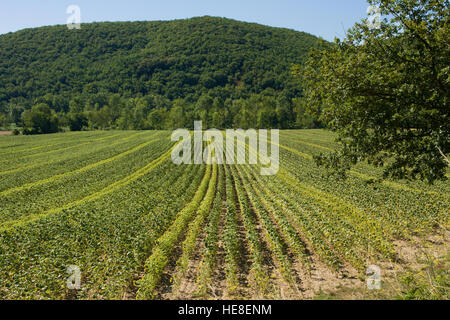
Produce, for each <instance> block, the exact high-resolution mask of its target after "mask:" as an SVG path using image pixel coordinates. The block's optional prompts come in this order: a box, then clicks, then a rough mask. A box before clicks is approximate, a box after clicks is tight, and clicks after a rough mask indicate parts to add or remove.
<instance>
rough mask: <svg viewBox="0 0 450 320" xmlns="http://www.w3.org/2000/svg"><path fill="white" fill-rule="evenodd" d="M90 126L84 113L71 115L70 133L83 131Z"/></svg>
mask: <svg viewBox="0 0 450 320" xmlns="http://www.w3.org/2000/svg"><path fill="white" fill-rule="evenodd" d="M87 125H88V119H87V117H86V116H85V115H84V114H83V113H72V114H70V115H69V127H70V131H81V130H82V129H83V127H86V126H87Z"/></svg>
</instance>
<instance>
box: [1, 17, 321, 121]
mask: <svg viewBox="0 0 450 320" xmlns="http://www.w3.org/2000/svg"><path fill="white" fill-rule="evenodd" d="M316 43H317V38H316V37H314V36H312V35H309V34H306V33H302V32H297V31H293V30H288V29H280V28H273V27H267V26H262V25H258V24H252V23H244V22H239V21H234V20H230V19H224V18H213V17H202V18H193V19H187V20H175V21H151V22H115V23H92V24H83V25H82V27H81V30H68V29H67V27H66V26H52V27H41V28H37V29H26V30H22V31H19V32H15V33H9V34H5V35H1V36H0V114H1V113H3V114H4V118H6V121H5V122H8V121H9V122H20V120H21V117H20V115H21V114H22V112H23V111H24V110H27V109H31V107H32V106H33V105H36V104H39V103H46V104H47V105H49V107H50V108H51V109H52V110H54V111H55V112H56V113H59V118H60V121H61V122H62V123H64V122H66V123H67V122H68V121H69V120H70V119H69V118H70V117H71V115H70V114H69V115H67V116H65V114H67V113H71V114H79V113H83V114H84V116H86V118H87V119H88V120H89V123H90V125H91V126H92V127H117V126H120V127H122V128H124V129H126V128H136V129H144V128H149V129H150V128H169V127H173V126H180V125H192V123H193V122H192V120H193V119H202V120H204V121H206V122H208V123H209V124H210V125H211V126H216V127H231V126H241V127H247V126H253V127H255V126H270V127H281V128H291V127H311V126H314V125H317V123H315V122H314V121H313V120H312V119H310V118H308V117H307V116H305V115H304V112H303V111H304V110H303V108H302V103H301V101H299V100H298V99H295V98H299V97H300V96H301V91H300V87H301V86H300V85H299V80H298V79H295V78H294V77H292V75H291V74H290V69H291V66H292V64H299V63H303V62H304V60H305V58H306V55H307V53H308V52H309V50H310V49H311V48H312V47H315V46H316ZM171 113H172V114H171ZM99 118H101V119H100V120H99ZM180 121H181V122H182V123H180ZM185 122H186V123H185ZM0 126H1V124H0Z"/></svg>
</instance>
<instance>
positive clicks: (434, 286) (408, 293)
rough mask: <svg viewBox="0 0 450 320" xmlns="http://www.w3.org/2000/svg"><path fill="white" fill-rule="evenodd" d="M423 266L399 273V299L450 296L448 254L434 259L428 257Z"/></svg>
mask: <svg viewBox="0 0 450 320" xmlns="http://www.w3.org/2000/svg"><path fill="white" fill-rule="evenodd" d="M424 262H425V266H424V267H422V268H421V269H420V270H417V271H408V272H406V273H404V274H402V275H401V278H400V284H401V293H400V294H399V295H398V296H397V299H400V300H448V299H449V298H450V276H449V273H448V270H449V264H450V255H447V256H446V257H444V258H440V259H435V258H432V257H428V258H427V259H426V261H424Z"/></svg>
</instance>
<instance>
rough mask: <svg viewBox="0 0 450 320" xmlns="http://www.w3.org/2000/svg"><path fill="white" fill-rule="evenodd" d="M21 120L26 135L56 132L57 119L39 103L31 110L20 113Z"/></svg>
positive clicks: (51, 111)
mask: <svg viewBox="0 0 450 320" xmlns="http://www.w3.org/2000/svg"><path fill="white" fill-rule="evenodd" d="M22 120H23V124H24V126H25V129H24V133H26V134H42V133H55V132H58V130H59V128H58V118H57V116H56V113H55V111H53V110H51V109H50V107H49V106H48V105H47V104H45V103H40V104H37V105H35V106H33V108H31V110H25V111H24V112H23V113H22Z"/></svg>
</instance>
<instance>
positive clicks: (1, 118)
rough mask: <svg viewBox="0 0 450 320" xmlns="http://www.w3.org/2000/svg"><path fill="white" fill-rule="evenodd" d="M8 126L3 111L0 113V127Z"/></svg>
mask: <svg viewBox="0 0 450 320" xmlns="http://www.w3.org/2000/svg"><path fill="white" fill-rule="evenodd" d="M7 126H8V118H7V117H6V115H4V114H3V113H0V127H2V128H6V127H7Z"/></svg>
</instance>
